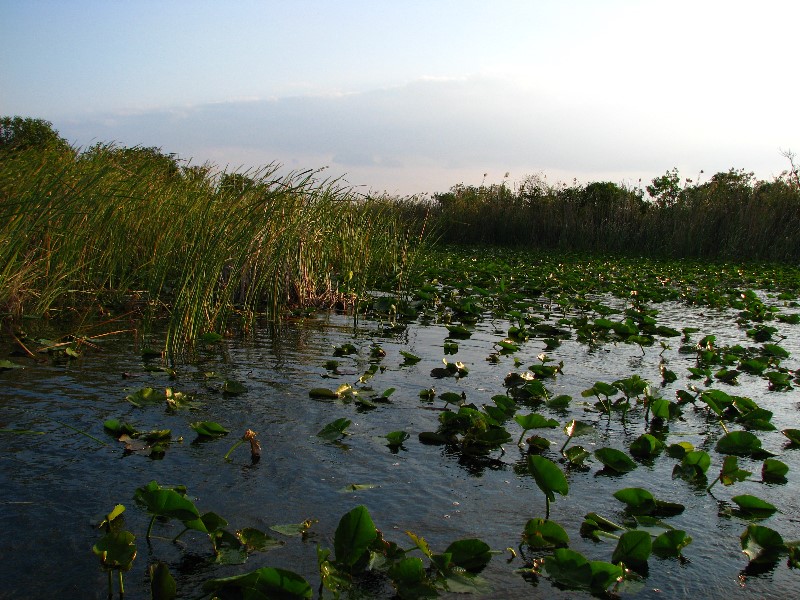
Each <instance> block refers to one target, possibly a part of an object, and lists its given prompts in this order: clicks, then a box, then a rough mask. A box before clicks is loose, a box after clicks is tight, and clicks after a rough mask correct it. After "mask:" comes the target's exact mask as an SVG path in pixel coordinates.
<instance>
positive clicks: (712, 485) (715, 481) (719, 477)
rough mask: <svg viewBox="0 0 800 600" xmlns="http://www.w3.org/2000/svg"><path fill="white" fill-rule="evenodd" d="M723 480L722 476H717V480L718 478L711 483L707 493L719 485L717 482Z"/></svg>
mask: <svg viewBox="0 0 800 600" xmlns="http://www.w3.org/2000/svg"><path fill="white" fill-rule="evenodd" d="M721 478H722V474H720V475H717V478H716V479H715V480H714V481H712V482H711V485H709V486H708V487H707V488H706V491H707V492H710V491H711V488H712V487H714V485H715V484H716V483H717V482H718V481H719V480H720V479H721Z"/></svg>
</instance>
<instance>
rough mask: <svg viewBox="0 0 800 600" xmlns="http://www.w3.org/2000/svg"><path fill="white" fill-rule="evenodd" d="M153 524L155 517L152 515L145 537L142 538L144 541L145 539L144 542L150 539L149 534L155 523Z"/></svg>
mask: <svg viewBox="0 0 800 600" xmlns="http://www.w3.org/2000/svg"><path fill="white" fill-rule="evenodd" d="M155 522H156V516H155V515H153V518H152V519H150V525H148V527H147V535H145V536H144V539H146V540H149V539H150V532H151V531H152V530H153V523H155Z"/></svg>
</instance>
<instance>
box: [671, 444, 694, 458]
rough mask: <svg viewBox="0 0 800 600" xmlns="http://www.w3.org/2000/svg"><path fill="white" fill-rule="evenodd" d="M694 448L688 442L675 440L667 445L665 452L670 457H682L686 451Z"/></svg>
mask: <svg viewBox="0 0 800 600" xmlns="http://www.w3.org/2000/svg"><path fill="white" fill-rule="evenodd" d="M692 450H694V446H693V445H692V444H691V443H689V442H677V443H676V444H670V445H669V446H667V454H668V455H669V456H670V457H671V458H683V457H684V456H686V454H687V453H688V452H691V451H692Z"/></svg>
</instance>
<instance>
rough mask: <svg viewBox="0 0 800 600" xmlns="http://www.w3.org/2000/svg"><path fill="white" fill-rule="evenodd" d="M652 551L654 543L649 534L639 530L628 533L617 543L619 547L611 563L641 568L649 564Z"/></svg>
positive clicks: (612, 556)
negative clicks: (648, 560)
mask: <svg viewBox="0 0 800 600" xmlns="http://www.w3.org/2000/svg"><path fill="white" fill-rule="evenodd" d="M652 549H653V543H652V540H651V538H650V534H649V533H647V532H646V531H640V530H638V529H634V530H631V531H626V532H625V533H623V534H622V535H621V536H620V538H619V542H617V547H616V548H615V549H614V553H613V554H612V555H611V562H612V563H619V562H623V563H625V564H626V565H628V566H641V565H643V564H645V563H647V559H648V558H650V552H652Z"/></svg>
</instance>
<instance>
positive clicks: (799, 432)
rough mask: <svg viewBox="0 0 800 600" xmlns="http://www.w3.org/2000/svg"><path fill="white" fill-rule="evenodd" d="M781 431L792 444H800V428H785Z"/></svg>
mask: <svg viewBox="0 0 800 600" xmlns="http://www.w3.org/2000/svg"><path fill="white" fill-rule="evenodd" d="M781 433H782V434H783V435H785V436H786V437H787V438H788V440H789V441H790V442H791V443H792V444H794V445H796V446H800V429H784V430H782V431H781Z"/></svg>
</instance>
